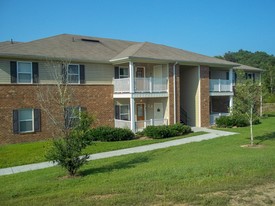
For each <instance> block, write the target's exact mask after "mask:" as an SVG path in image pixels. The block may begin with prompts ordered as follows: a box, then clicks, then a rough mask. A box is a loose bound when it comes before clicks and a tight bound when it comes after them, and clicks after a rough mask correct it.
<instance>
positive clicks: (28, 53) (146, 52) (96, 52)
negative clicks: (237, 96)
mask: <svg viewBox="0 0 275 206" xmlns="http://www.w3.org/2000/svg"><path fill="white" fill-rule="evenodd" d="M83 39H84V41H83ZM0 57H9V58H32V59H42V60H45V59H59V60H60V59H66V60H70V61H79V62H106V63H107V62H110V61H111V62H116V60H119V59H131V58H137V59H150V60H155V61H160V60H161V61H167V62H178V63H182V64H184V63H191V64H206V65H210V66H211V65H220V66H238V65H239V64H236V63H232V62H229V61H225V60H221V59H217V58H214V57H208V56H204V55H200V54H196V53H193V52H189V51H185V50H182V49H177V48H173V47H169V46H165V45H160V44H154V43H150V42H143V43H141V42H132V41H123V40H115V39H107V38H98V37H87V36H79V35H69V34H61V35H57V36H53V37H49V38H44V39H39V40H35V41H30V42H26V43H20V44H13V46H7V47H1V46H0Z"/></svg>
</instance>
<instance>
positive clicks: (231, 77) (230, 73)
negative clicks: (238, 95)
mask: <svg viewBox="0 0 275 206" xmlns="http://www.w3.org/2000/svg"><path fill="white" fill-rule="evenodd" d="M229 81H230V92H232V91H233V69H232V68H231V69H230V70H229Z"/></svg>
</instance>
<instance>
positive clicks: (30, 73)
mask: <svg viewBox="0 0 275 206" xmlns="http://www.w3.org/2000/svg"><path fill="white" fill-rule="evenodd" d="M10 76H11V83H16V84H32V83H38V81H39V74H38V63H37V62H16V61H11V62H10Z"/></svg>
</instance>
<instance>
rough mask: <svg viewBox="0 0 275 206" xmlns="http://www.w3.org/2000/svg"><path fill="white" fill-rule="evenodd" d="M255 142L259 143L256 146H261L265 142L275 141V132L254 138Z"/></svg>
mask: <svg viewBox="0 0 275 206" xmlns="http://www.w3.org/2000/svg"><path fill="white" fill-rule="evenodd" d="M255 140H258V141H259V142H257V143H256V144H261V143H262V142H264V141H267V140H275V132H269V133H266V134H264V135H262V136H257V137H255Z"/></svg>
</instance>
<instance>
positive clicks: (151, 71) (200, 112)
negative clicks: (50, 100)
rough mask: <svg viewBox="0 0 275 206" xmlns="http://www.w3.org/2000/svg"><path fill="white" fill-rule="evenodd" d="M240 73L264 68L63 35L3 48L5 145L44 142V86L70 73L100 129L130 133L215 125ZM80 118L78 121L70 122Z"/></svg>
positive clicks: (0, 113) (0, 133) (0, 112)
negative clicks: (170, 126) (180, 125)
mask: <svg viewBox="0 0 275 206" xmlns="http://www.w3.org/2000/svg"><path fill="white" fill-rule="evenodd" d="M236 69H243V70H245V71H246V72H247V76H248V77H249V78H255V79H256V78H260V71H261V70H260V69H257V68H253V67H248V66H244V65H239V64H236V63H232V62H228V61H225V60H221V59H217V58H213V57H208V56H204V55H200V54H196V53H193V52H189V51H185V50H181V49H177V48H173V47H169V46H165V45H160V44H154V43H150V42H132V41H123V40H115V39H106V38H98V37H87V36H79V35H69V34H62V35H57V36H53V37H49V38H45V39H39V40H35V41H30V42H24V43H21V42H2V43H0V96H1V99H0V118H1V122H0V143H1V144H6V143H17V142H26V141H37V140H41V139H45V138H48V137H49V136H51V132H52V128H51V127H50V126H48V124H46V123H47V122H48V121H49V118H48V116H47V115H46V114H45V111H44V110H43V109H42V108H41V104H40V103H39V101H38V98H37V93H38V89H39V88H43V87H45V88H48V87H49V86H54V85H56V79H55V78H54V75H53V74H61V76H63V77H64V76H65V78H66V82H67V83H68V84H69V85H70V87H71V88H73V91H74V98H75V100H77V105H72V107H76V106H77V107H79V108H85V110H86V111H87V112H88V113H90V114H93V115H94V116H95V117H96V123H95V125H109V126H114V127H122V128H125V127H127V128H130V129H131V130H132V131H134V132H137V131H141V130H143V129H144V128H145V127H146V126H148V125H167V124H174V123H177V122H182V123H185V124H188V125H191V126H197V127H208V126H209V125H211V124H214V121H215V118H217V117H218V116H220V115H227V114H228V108H229V107H231V106H232V105H233V95H234V93H233V86H234V80H235V72H234V70H236ZM70 118H73V117H70Z"/></svg>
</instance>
